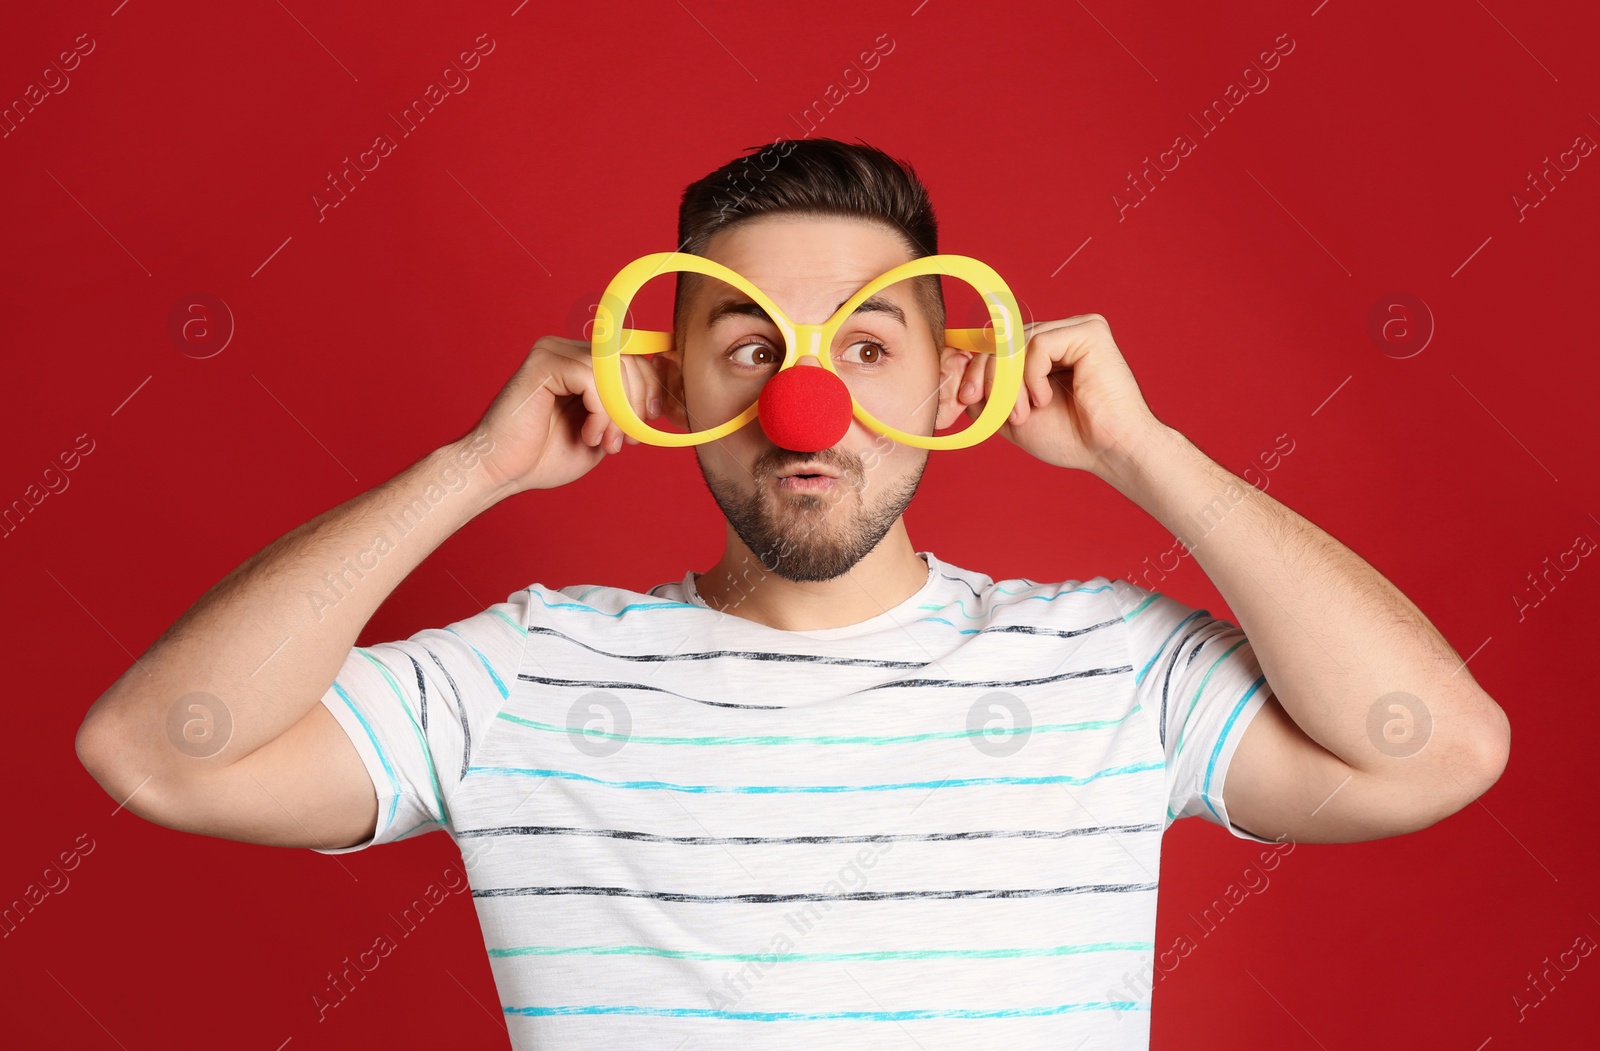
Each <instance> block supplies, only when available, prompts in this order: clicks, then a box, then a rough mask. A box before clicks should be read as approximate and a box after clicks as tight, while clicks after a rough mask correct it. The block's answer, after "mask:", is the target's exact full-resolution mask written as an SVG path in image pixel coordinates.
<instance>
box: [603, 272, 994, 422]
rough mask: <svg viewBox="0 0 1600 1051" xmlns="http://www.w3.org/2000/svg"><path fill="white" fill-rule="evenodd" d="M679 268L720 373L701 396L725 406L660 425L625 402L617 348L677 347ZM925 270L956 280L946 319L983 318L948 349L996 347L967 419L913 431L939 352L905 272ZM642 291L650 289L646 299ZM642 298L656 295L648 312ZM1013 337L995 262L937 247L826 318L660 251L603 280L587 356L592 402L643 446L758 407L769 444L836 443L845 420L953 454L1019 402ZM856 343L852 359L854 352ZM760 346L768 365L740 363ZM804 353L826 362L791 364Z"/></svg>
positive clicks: (740, 417)
mask: <svg viewBox="0 0 1600 1051" xmlns="http://www.w3.org/2000/svg"><path fill="white" fill-rule="evenodd" d="M680 273H694V274H699V275H702V280H701V282H700V283H701V284H702V285H703V286H709V288H708V289H702V290H701V294H700V296H699V300H700V302H701V303H702V304H706V305H707V306H708V307H709V313H710V329H709V337H708V338H709V341H710V342H709V343H708V344H707V345H708V346H709V347H710V348H711V350H712V351H713V352H714V355H715V356H714V358H713V359H712V360H713V361H714V367H715V368H717V369H718V370H719V373H718V376H719V379H718V382H717V384H716V387H717V388H718V389H717V391H716V394H715V397H714V398H707V399H703V400H706V401H708V402H711V401H720V403H721V407H720V408H718V407H717V405H715V404H712V405H709V407H706V408H704V409H703V410H702V407H701V406H700V405H697V406H696V409H697V411H696V413H695V414H694V415H693V416H691V417H690V418H689V423H690V425H691V429H689V430H687V431H668V430H662V429H660V428H659V427H655V426H652V425H651V424H650V423H648V422H646V421H645V420H643V419H640V418H639V415H638V413H636V412H635V411H634V408H633V404H632V403H631V402H630V401H629V400H628V398H627V396H626V393H625V392H624V388H623V369H622V358H621V355H623V354H656V353H660V352H661V351H664V350H670V349H671V348H672V346H673V334H672V331H671V328H672V320H671V314H670V296H669V294H668V293H669V290H670V288H671V286H672V285H673V283H674V279H675V278H676V277H677V275H678V274H680ZM927 275H944V276H945V277H947V278H949V279H951V280H950V281H947V282H946V283H945V285H944V288H945V290H946V293H947V294H946V302H947V316H949V317H952V318H963V319H965V320H967V321H969V322H972V321H980V322H981V321H983V320H984V319H985V318H986V319H987V323H986V324H981V325H980V326H979V327H959V328H946V329H945V330H944V343H945V345H948V346H951V347H955V348H956V349H958V350H965V351H970V352H972V353H975V354H994V355H995V369H994V380H993V384H992V386H991V391H990V395H989V398H988V401H987V402H986V403H985V405H984V407H983V409H982V411H981V412H980V413H979V415H978V416H977V418H976V419H974V420H973V421H972V423H971V425H970V426H967V427H965V428H963V429H961V430H959V431H955V432H953V433H948V434H942V435H935V434H923V433H919V432H920V430H922V429H931V428H929V427H928V423H927V420H928V419H929V418H931V417H930V413H929V411H928V408H927V406H928V403H929V400H930V399H932V400H933V401H934V402H935V404H936V403H937V395H938V382H939V376H938V375H937V365H936V362H937V357H934V358H931V359H930V358H929V357H927V355H930V354H934V355H937V352H938V349H939V348H931V349H930V347H929V343H931V342H932V340H931V337H930V334H929V333H928V331H927V326H926V325H925V324H923V323H921V322H920V320H919V313H918V310H917V306H916V304H918V303H919V302H920V301H921V300H920V297H919V296H918V295H917V289H916V285H917V284H918V282H917V281H915V280H912V279H915V278H923V277H925V276H927ZM706 279H709V280H706ZM936 279H937V278H936ZM647 285H648V286H650V287H649V288H647V287H646V286H647ZM641 290H645V292H646V294H645V295H643V296H641ZM952 291H959V292H960V293H961V295H959V296H957V297H956V298H957V299H958V300H965V301H966V302H968V303H970V305H969V306H968V307H967V308H966V309H965V310H964V311H963V309H962V308H960V307H958V308H957V309H954V310H950V309H948V304H949V302H950V300H951V296H950V294H949V293H951V292H952ZM649 300H654V301H655V306H654V308H653V312H652V309H651V308H650V307H649V306H648V305H647V301H649ZM702 313H704V312H702ZM631 326H638V327H631ZM1022 337H1023V329H1022V321H1021V314H1020V312H1019V311H1018V309H1017V301H1016V298H1015V297H1014V296H1013V295H1012V294H1011V290H1010V289H1009V288H1007V287H1006V284H1005V282H1004V281H1002V280H1001V279H1000V275H999V274H997V273H995V271H994V270H993V269H991V268H990V267H989V266H987V265H986V264H984V263H981V262H979V261H978V260H976V259H973V258H970V257H968V256H962V255H933V256H924V257H922V258H920V259H913V260H911V261H910V262H907V263H902V264H901V265H899V266H896V267H895V268H894V269H892V270H889V271H888V272H886V273H884V274H882V275H880V276H878V277H876V278H874V279H873V280H872V281H870V282H868V283H867V284H866V285H865V286H863V287H862V288H861V289H860V290H859V291H857V292H856V293H855V294H854V295H852V296H851V297H850V298H849V299H847V300H846V301H845V302H844V303H842V304H840V306H839V308H838V309H837V310H836V311H834V313H833V316H832V317H830V318H828V320H826V321H824V322H823V323H821V324H820V325H803V324H798V323H796V322H794V321H792V320H790V319H789V317H788V316H787V315H785V314H784V312H783V311H782V310H780V309H779V308H778V305H777V304H776V303H774V302H773V301H772V300H771V299H770V298H769V297H768V296H767V295H766V293H764V292H762V291H761V289H759V288H757V287H756V286H755V285H753V284H751V283H750V282H749V281H748V280H746V279H745V278H744V277H743V276H742V275H740V274H738V273H736V272H735V271H733V270H732V269H730V268H728V267H726V266H723V265H722V264H721V263H717V262H715V261H713V260H710V259H706V258H704V257H703V256H698V255H693V254H690V253H686V252H657V253H654V254H652V255H647V256H642V257H641V258H639V259H636V260H634V261H633V262H631V263H629V264H628V265H627V266H625V267H623V268H622V270H621V271H620V272H618V274H617V276H616V277H615V278H613V279H612V280H611V283H610V284H609V285H607V286H606V290H605V293H604V294H603V295H602V296H601V297H600V303H599V305H598V307H597V309H596V311H595V317H594V329H593V338H592V358H593V365H594V374H595V383H596V387H597V388H598V390H599V394H600V401H601V404H603V405H604V406H605V410H606V412H607V413H608V414H609V415H610V417H611V419H612V422H614V423H615V424H616V425H617V426H618V427H619V428H621V429H622V431H623V432H625V433H626V434H628V435H631V436H632V437H633V438H635V439H637V440H638V441H640V442H643V443H645V444H649V445H664V446H686V445H699V444H702V443H704V442H709V441H714V440H715V439H718V438H721V437H723V436H725V435H727V434H731V433H732V432H734V431H736V430H738V429H739V428H740V427H743V426H744V425H745V424H747V423H749V422H750V421H751V420H753V419H755V418H757V417H758V416H759V417H760V418H761V425H762V429H763V430H764V431H766V433H767V435H768V437H769V438H771V439H772V441H773V442H774V443H775V444H777V445H781V446H783V447H785V448H790V449H799V450H802V451H807V452H816V451H818V450H821V449H825V448H828V447H829V446H831V445H833V444H834V443H836V442H837V441H839V440H840V439H841V438H843V437H844V435H845V432H846V431H848V430H849V427H850V421H851V419H852V418H853V419H856V420H859V421H861V423H862V425H863V426H865V427H867V428H868V429H870V430H872V431H874V432H876V433H878V434H882V435H885V436H887V437H889V438H892V439H893V440H895V441H897V442H902V443H904V444H906V445H911V446H915V447H917V448H920V449H962V448H966V447H968V446H971V445H976V444H977V443H979V442H981V441H983V440H984V439H985V438H988V437H989V436H990V435H992V434H993V433H994V432H995V431H996V430H998V429H999V428H1000V425H1001V424H1002V423H1003V422H1005V419H1006V417H1007V416H1009V415H1010V413H1011V410H1012V408H1013V407H1014V406H1015V405H1016V401H1017V395H1018V393H1019V392H1020V390H1021V388H1022V363H1023V348H1022V345H1021V341H1022ZM858 348H859V349H860V351H861V352H860V354H858V355H856V356H854V357H852V356H851V353H852V352H854V351H856V350H857V349H858ZM699 353H700V351H698V350H697V351H696V354H697V355H698V354H699ZM762 354H764V355H765V356H766V359H767V360H765V361H760V362H757V361H754V360H745V359H746V357H749V358H752V359H753V358H754V357H755V356H758V355H762ZM780 354H781V360H780V357H779V356H780ZM808 355H810V356H812V357H814V358H815V359H816V360H817V362H818V363H819V364H820V365H821V368H812V367H807V368H794V366H795V365H796V364H797V363H798V362H799V361H800V359H801V358H803V357H806V356H808ZM930 361H932V362H934V363H935V367H934V369H933V370H930V369H929V367H928V366H929V363H930ZM908 428H915V429H908Z"/></svg>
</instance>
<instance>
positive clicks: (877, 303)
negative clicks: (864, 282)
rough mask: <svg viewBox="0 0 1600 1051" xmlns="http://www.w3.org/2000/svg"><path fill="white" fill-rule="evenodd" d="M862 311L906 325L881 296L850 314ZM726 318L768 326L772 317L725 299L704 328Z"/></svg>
mask: <svg viewBox="0 0 1600 1051" xmlns="http://www.w3.org/2000/svg"><path fill="white" fill-rule="evenodd" d="M848 302H850V301H849V300H848V299H842V300H840V301H839V306H840V307H842V306H844V305H845V304H846V303H848ZM838 309H839V307H834V310H835V311H837V310H838ZM864 311H876V312H879V313H883V314H888V315H889V316H890V317H892V318H894V319H895V320H896V321H898V322H899V323H900V325H901V327H904V326H905V323H906V312H905V311H904V310H901V309H900V307H899V306H898V305H896V304H895V303H894V302H892V301H891V300H888V299H885V298H884V297H883V296H881V295H874V296H868V297H867V298H866V299H864V300H862V301H861V303H860V304H859V305H858V306H857V307H856V308H855V310H853V311H852V312H851V314H852V316H854V315H855V314H860V313H862V312H864ZM727 317H750V318H755V319H756V320H757V321H765V322H768V323H769V324H770V323H771V322H772V317H771V316H770V315H769V314H768V313H767V312H766V311H765V310H763V309H762V308H761V306H760V305H759V304H757V303H754V302H751V301H750V300H748V299H726V300H723V301H722V302H721V303H718V304H717V305H716V306H714V307H712V308H711V314H710V316H709V317H707V318H706V327H708V328H710V327H714V326H715V325H716V324H717V323H718V322H720V321H721V320H722V319H724V318H727Z"/></svg>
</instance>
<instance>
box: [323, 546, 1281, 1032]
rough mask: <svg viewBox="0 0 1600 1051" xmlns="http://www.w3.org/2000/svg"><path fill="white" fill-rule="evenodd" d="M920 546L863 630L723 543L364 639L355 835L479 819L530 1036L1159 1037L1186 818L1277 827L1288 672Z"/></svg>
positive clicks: (389, 837)
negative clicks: (1175, 861) (1237, 802)
mask: <svg viewBox="0 0 1600 1051" xmlns="http://www.w3.org/2000/svg"><path fill="white" fill-rule="evenodd" d="M918 554H919V555H920V557H922V558H923V560H924V561H926V562H927V564H928V579H927V582H926V583H925V584H924V585H923V587H922V588H921V590H919V591H918V592H917V593H916V594H914V595H912V596H911V597H910V598H907V599H906V600H905V601H904V602H901V603H899V604H898V605H895V606H893V607H892V608H888V609H885V610H884V611H883V612H882V613H880V614H878V615H877V616H874V617H872V618H870V619H868V620H865V621H862V622H861V623H858V624H853V625H850V626H848V627H842V628H830V629H825V630H819V631H781V630H778V629H775V628H770V627H767V626H765V625H762V624H758V623H756V622H754V621H751V620H747V619H745V618H742V617H739V616H736V615H734V614H730V613H725V612H721V611H718V610H714V609H711V608H710V607H708V606H707V605H706V604H705V603H704V601H703V600H701V598H700V597H699V595H698V594H697V593H696V591H695V588H694V576H695V574H694V573H693V572H690V573H686V574H685V575H684V578H683V580H682V581H678V582H671V583H665V584H660V585H657V586H656V587H654V588H651V589H650V591H649V592H648V593H641V592H636V591H630V590H626V589H622V588H613V587H607V586H604V585H599V586H582V585H573V586H569V587H564V588H560V589H555V590H552V589H550V588H546V587H543V586H541V585H538V584H534V585H531V586H529V587H528V588H526V589H524V590H522V591H519V592H517V593H516V594H514V595H512V596H510V597H509V598H508V599H507V600H506V601H505V602H502V603H499V604H496V605H494V606H492V607H490V608H489V609H488V610H485V611H484V612H482V613H480V614H478V615H476V616H474V617H469V618H467V619H466V620H462V621H459V622H457V623H455V624H452V625H451V626H449V627H447V628H442V629H430V630H426V631H421V632H418V633H417V634H416V635H413V636H412V637H411V638H410V639H409V640H405V641H401V642H391V643H383V644H380V645H374V646H365V647H357V648H355V649H353V650H352V651H351V653H350V656H349V657H348V659H347V660H346V661H345V662H344V665H343V667H342V668H341V670H340V672H339V675H338V678H337V679H336V680H335V682H334V684H333V686H332V687H331V688H330V689H329V690H328V692H327V694H326V695H325V696H324V697H323V699H322V700H323V703H324V704H325V705H327V707H328V709H329V710H330V711H331V712H332V713H333V714H334V716H335V717H337V719H338V720H339V722H340V724H341V725H342V726H343V727H344V728H345V730H346V731H347V732H348V733H349V735H350V739H351V741H352V742H353V743H354V745H355V747H356V750H357V752H359V753H360V755H361V759H362V761H363V762H364V763H365V764H366V768H367V770H368V772H369V773H370V774H371V776H372V780H373V784H374V785H375V787H376V792H377V796H378V803H379V808H378V827H377V832H376V834H375V835H374V836H373V838H372V839H371V840H369V841H368V842H366V843H362V844H359V845H357V846H354V847H348V848H344V850H325V851H322V852H323V853H330V854H332V853H344V852H345V851H347V850H360V849H364V848H365V847H368V846H372V845H374V844H378V843H389V842H393V841H396V840H400V839H407V838H409V837H411V836H416V835H421V834H422V833H425V832H429V831H432V830H434V829H438V828H444V829H446V830H447V831H448V832H449V833H450V834H451V835H452V836H453V837H454V838H455V840H456V842H457V844H458V845H459V847H460V848H461V851H462V855H463V858H464V859H465V867H466V873H467V877H468V881H469V883H470V885H471V888H472V896H473V901H474V904H475V906H476V908H477V911H478V918H479V921H480V923H481V925H482V929H483V936H484V942H485V944H486V945H487V947H488V949H489V953H490V958H491V961H490V962H491V966H492V968H493V971H494V976H495V982H496V985H497V988H498V991H499V995H500V1000H501V1008H502V1010H503V1011H504V1013H505V1018H506V1022H507V1025H508V1027H509V1030H510V1033H511V1037H512V1039H513V1041H514V1043H515V1044H516V1046H519V1047H525V1048H533V1047H537V1048H542V1049H547V1051H554V1049H561V1048H627V1049H629V1051H643V1049H646V1048H664V1049H677V1048H679V1047H690V1048H694V1049H696V1051H704V1049H708V1048H752V1047H761V1048H780V1047H781V1048H807V1049H810V1048H816V1047H827V1048H834V1049H838V1048H874V1049H877V1048H882V1047H887V1046H899V1045H902V1044H903V1045H905V1046H907V1047H919V1046H920V1048H922V1049H923V1051H944V1049H961V1051H967V1049H970V1048H976V1047H987V1048H992V1047H1004V1048H1006V1049H1007V1051H1026V1049H1033V1048H1040V1049H1043V1048H1076V1049H1080V1051H1095V1049H1117V1051H1122V1049H1143V1048H1147V1047H1148V1044H1149V1031H1150V1015H1149V1011H1150V995H1149V991H1148V990H1149V986H1150V984H1151V983H1150V982H1149V981H1148V978H1149V976H1150V974H1151V964H1152V961H1153V958H1154V951H1155V949H1154V944H1153V941H1154V936H1155V926H1156V883H1157V872H1158V869H1159V863H1160V853H1161V834H1162V832H1163V831H1164V830H1165V829H1166V828H1167V826H1169V825H1170V824H1171V823H1172V822H1173V820H1174V819H1175V818H1177V817H1184V816H1190V815H1195V816H1200V817H1203V818H1205V819H1207V820H1209V821H1213V822H1216V823H1217V824H1220V825H1221V826H1222V827H1224V828H1227V829H1228V830H1229V831H1230V832H1232V833H1233V834H1234V835H1235V836H1239V837H1241V838H1244V839H1249V840H1253V841H1255V842H1262V843H1267V842H1271V841H1270V840H1265V839H1261V838H1259V837H1257V836H1254V835H1251V834H1250V833H1248V832H1245V831H1243V830H1241V829H1239V828H1237V827H1236V826H1233V825H1232V824H1230V822H1229V821H1228V817H1227V809H1226V807H1225V806H1224V804H1223V786H1224V784H1225V779H1226V775H1227V770H1228V763H1229V761H1230V759H1231V758H1232V755H1233V752H1234V749H1235V747H1236V746H1237V745H1238V742H1239V739H1240V737H1241V736H1242V735H1243V733H1244V729H1245V726H1246V725H1247V724H1248V723H1249V721H1250V719H1251V717H1252V716H1253V715H1254V714H1255V713H1256V711H1258V710H1259V709H1260V707H1261V705H1262V704H1263V703H1264V702H1265V700H1266V699H1267V697H1268V696H1270V692H1271V691H1270V688H1269V687H1268V686H1267V683H1266V680H1265V677H1264V676H1263V675H1262V674H1261V669H1260V667H1259V665H1258V663H1257V661H1256V658H1255V655H1254V653H1253V651H1252V650H1251V647H1250V643H1249V641H1248V640H1247V639H1246V638H1245V636H1244V634H1243V632H1242V631H1241V630H1240V629H1239V628H1238V627H1236V626H1234V625H1233V624H1230V623H1229V622H1227V621H1225V620H1220V619H1217V618H1214V617H1212V616H1210V615H1209V614H1208V613H1207V612H1206V611H1205V610H1195V609H1192V608H1190V607H1188V606H1185V605H1183V604H1181V603H1179V602H1176V601H1174V600H1173V599H1171V598H1168V597H1166V596H1164V595H1162V594H1160V593H1153V592H1149V591H1146V590H1143V589H1141V588H1139V587H1136V586H1134V585H1132V584H1130V583H1127V582H1125V581H1121V580H1108V579H1106V578H1105V577H1095V578H1094V579H1093V580H1090V581H1087V582H1079V581H1067V582H1065V583H1038V582H1036V581H1031V580H1026V579H1008V580H1004V581H1000V582H998V583H996V582H995V581H993V580H991V579H990V578H989V577H987V576H985V575H983V574H981V573H976V572H973V571H970V570H965V569H961V568H958V567H956V566H953V565H950V564H948V563H945V562H942V561H940V560H939V559H938V558H936V557H934V555H933V554H932V553H931V552H926V551H924V552H919V553H918ZM1129 975H1134V976H1139V975H1143V976H1145V980H1144V981H1143V982H1142V983H1139V982H1131V983H1130V982H1129V981H1127V980H1126V979H1127V976H1129ZM913 1040H914V1041H915V1043H912V1041H913Z"/></svg>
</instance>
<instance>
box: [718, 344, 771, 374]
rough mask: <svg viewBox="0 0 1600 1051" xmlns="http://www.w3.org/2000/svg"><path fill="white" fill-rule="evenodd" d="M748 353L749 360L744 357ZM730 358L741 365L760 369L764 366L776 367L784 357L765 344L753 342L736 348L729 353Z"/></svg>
mask: <svg viewBox="0 0 1600 1051" xmlns="http://www.w3.org/2000/svg"><path fill="white" fill-rule="evenodd" d="M746 352H749V358H748V360H747V359H746V358H745V357H744V356H743V355H744V354H745V353H746ZM728 357H729V358H731V359H733V360H734V361H735V362H737V363H738V364H740V365H748V366H751V367H752V368H760V367H762V366H763V365H776V364H777V363H778V362H779V361H780V360H781V358H782V355H780V354H779V353H778V352H777V351H776V350H774V349H773V348H772V347H769V346H767V345H766V344H765V343H756V342H751V343H741V344H739V345H738V346H736V347H734V348H733V349H732V350H730V351H728Z"/></svg>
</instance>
